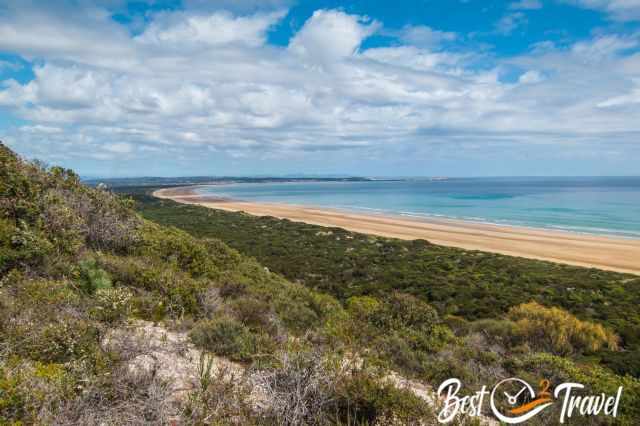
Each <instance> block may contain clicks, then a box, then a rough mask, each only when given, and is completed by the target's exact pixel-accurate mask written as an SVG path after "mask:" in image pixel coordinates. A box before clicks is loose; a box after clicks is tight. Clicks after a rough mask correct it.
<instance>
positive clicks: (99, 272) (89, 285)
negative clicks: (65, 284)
mask: <svg viewBox="0 0 640 426" xmlns="http://www.w3.org/2000/svg"><path fill="white" fill-rule="evenodd" d="M79 270H80V271H79V279H80V288H81V289H82V290H83V291H84V292H85V293H88V294H94V293H95V292H96V291H97V290H104V289H108V288H111V286H112V284H111V277H110V276H109V274H108V273H107V271H105V270H104V269H101V268H100V267H99V266H98V264H97V262H96V261H95V260H94V259H87V260H83V261H82V262H80V264H79Z"/></svg>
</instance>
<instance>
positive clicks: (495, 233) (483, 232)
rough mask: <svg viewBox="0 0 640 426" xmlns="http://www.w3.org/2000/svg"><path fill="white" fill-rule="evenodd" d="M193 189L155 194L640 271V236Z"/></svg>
mask: <svg viewBox="0 0 640 426" xmlns="http://www.w3.org/2000/svg"><path fill="white" fill-rule="evenodd" d="M193 188H194V187H181V188H166V189H160V190H157V191H155V192H154V193H153V195H154V196H156V197H158V198H168V199H172V200H174V201H177V202H180V203H186V204H197V205H201V206H205V207H209V208H214V209H221V210H228V211H243V212H246V213H249V214H252V215H255V216H274V217H277V218H281V219H289V220H294V221H300V222H306V223H310V224H314V225H322V226H335V227H339V228H344V229H347V230H349V231H353V232H360V233H364V234H371V235H379V236H383V237H392V238H400V239H405V240H412V239H419V238H420V239H425V240H428V241H430V242H432V243H434V244H439V245H443V246H451V247H459V248H463V249H469V250H482V251H488V252H494V253H501V254H507V255H511V256H520V257H527V258H531V259H540V260H549V261H552V262H558V263H566V264H569V265H577V266H585V267H592V268H599V269H605V270H610V271H618V272H628V273H632V274H637V275H640V240H636V239H626V238H615V237H604V236H593V235H582V234H574V233H570V232H562V231H549V230H541V229H534V228H525V227H515V226H498V225H490V224H480V223H474V222H465V221H457V220H439V219H438V220H435V219H434V220H431V219H429V220H426V219H411V218H405V217H402V216H390V215H375V214H360V213H351V212H344V211H340V210H332V209H326V208H316V207H305V206H297V205H288V204H274V203H249V202H244V201H236V200H229V199H222V198H217V197H212V196H205V195H199V194H197V193H195V192H194V191H193Z"/></svg>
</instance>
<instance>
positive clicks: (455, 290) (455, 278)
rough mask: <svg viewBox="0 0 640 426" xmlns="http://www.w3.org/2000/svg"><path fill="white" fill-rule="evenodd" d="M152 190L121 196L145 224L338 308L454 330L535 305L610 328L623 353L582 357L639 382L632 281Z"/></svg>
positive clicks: (636, 296) (605, 350) (639, 333)
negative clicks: (367, 299) (433, 314)
mask: <svg viewBox="0 0 640 426" xmlns="http://www.w3.org/2000/svg"><path fill="white" fill-rule="evenodd" d="M153 189H155V188H148V187H138V188H136V187H128V188H126V189H123V191H125V192H126V194H128V195H129V196H131V197H132V198H133V199H134V200H135V201H136V209H137V210H138V211H139V212H140V213H141V214H142V215H143V216H144V217H146V218H148V219H150V220H153V221H155V222H157V223H160V224H163V225H172V226H176V227H179V228H181V229H183V230H185V231H187V232H189V233H190V234H192V235H194V236H196V237H198V238H207V237H214V236H215V237H216V238H219V239H221V240H222V241H224V242H225V243H226V244H228V245H229V246H231V247H233V248H235V249H237V250H238V251H240V252H241V253H243V254H245V255H247V256H252V257H254V258H255V259H257V260H258V261H259V262H260V263H261V264H263V265H265V266H267V267H268V268H269V270H271V271H274V272H277V273H279V274H281V275H283V276H284V277H286V278H287V279H289V280H291V281H294V282H299V283H301V284H304V285H305V286H306V287H308V288H311V289H314V290H316V291H320V292H322V293H326V294H330V295H332V296H334V297H335V298H336V299H338V300H340V301H341V302H343V303H345V302H346V301H347V300H348V299H349V298H350V297H354V296H372V297H376V298H378V297H381V296H382V297H384V296H385V295H388V294H389V293H392V292H394V291H395V292H402V293H408V294H411V295H413V296H415V297H416V298H418V299H420V300H423V301H425V302H427V303H428V304H430V305H431V306H432V307H434V308H435V309H436V310H437V311H438V313H439V314H440V315H441V316H442V317H443V318H448V319H447V321H449V319H451V324H452V325H455V324H454V323H455V322H456V318H459V319H463V320H465V321H475V320H480V319H502V318H503V317H504V316H506V315H507V314H509V312H510V310H511V309H513V308H514V307H516V306H518V305H521V304H527V303H529V302H536V303H538V304H539V305H542V306H546V307H555V308H559V309H562V310H565V311H568V312H570V313H571V314H573V315H575V316H576V317H577V318H578V319H580V320H584V321H590V322H593V323H597V324H601V325H602V326H604V327H606V328H608V329H610V330H613V331H614V332H615V334H616V335H617V336H619V338H620V339H619V341H618V343H617V346H620V347H621V348H623V350H621V351H612V350H610V349H612V348H615V346H616V345H614V344H613V342H611V343H612V344H607V345H602V346H600V347H599V348H597V350H595V351H590V353H589V358H590V359H589V361H590V362H593V361H595V362H602V363H604V364H605V365H606V366H608V367H609V368H612V369H613V370H614V371H616V372H617V373H620V374H631V375H633V376H635V377H640V311H639V310H638V308H637V307H638V306H640V291H638V288H639V287H640V277H637V276H634V275H629V274H620V273H615V272H608V271H602V270H598V269H588V268H580V267H573V266H567V265H560V264H555V263H550V262H544V261H537V260H531V259H524V258H517V257H511V256H504V255H500V254H492V253H485V252H479V251H467V250H461V249H456V248H451V247H443V246H438V245H434V244H429V243H428V242H426V241H423V240H416V241H402V240H396V239H391V238H382V237H373V236H370V235H364V234H358V233H355V232H349V231H346V230H343V229H340V228H325V227H321V226H316V225H309V224H305V223H299V222H292V221H288V220H280V219H277V218H273V217H255V216H251V215H248V214H244V213H234V212H227V211H222V210H213V209H208V208H205V207H200V206H194V205H185V204H178V203H176V202H173V201H171V200H166V199H157V198H155V197H152V196H151V195H150V193H151V192H152V191H153ZM509 316H510V317H512V314H509ZM540 320H542V318H540V319H538V320H537V321H540ZM486 324H488V323H486ZM507 325H508V324H507V323H502V326H507ZM460 326H461V325H460ZM591 331H593V332H596V333H598V332H599V331H596V330H591Z"/></svg>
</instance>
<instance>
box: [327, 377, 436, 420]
mask: <svg viewBox="0 0 640 426" xmlns="http://www.w3.org/2000/svg"><path fill="white" fill-rule="evenodd" d="M335 394H336V395H335V401H336V402H335V405H336V411H337V417H338V418H337V423H343V424H371V425H373V424H381V425H382V424H403V425H404V424H420V423H422V422H427V421H428V420H434V414H433V413H432V411H431V409H430V408H429V407H428V405H427V404H426V403H425V402H424V401H423V400H421V399H420V398H418V397H417V396H415V395H414V394H413V393H411V392H410V391H409V390H405V389H398V388H396V387H395V386H393V385H392V384H390V383H385V382H383V381H381V380H380V377H379V376H377V375H376V374H372V373H371V372H368V371H366V370H362V371H356V372H354V373H353V374H352V375H350V376H347V377H344V378H343V379H342V380H341V381H340V382H338V383H337V388H336V390H335Z"/></svg>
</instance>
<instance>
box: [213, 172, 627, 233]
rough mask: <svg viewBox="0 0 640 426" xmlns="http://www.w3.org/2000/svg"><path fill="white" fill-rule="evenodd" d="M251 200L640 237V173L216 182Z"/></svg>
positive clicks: (222, 190) (220, 190)
mask: <svg viewBox="0 0 640 426" xmlns="http://www.w3.org/2000/svg"><path fill="white" fill-rule="evenodd" d="M200 192H201V193H206V194H215V195H218V196H224V197H230V198H235V199H241V200H246V201H256V202H261V201H262V202H278V203H290V204H301V205H314V206H324V207H332V208H339V209H346V210H353V211H360V212H369V213H381V214H384V213H390V214H396V215H402V216H407V217H414V218H429V217H431V218H432V217H441V218H452V219H463V220H472V221H478V222H489V223H497V224H507V225H520V226H529V227H537V228H551V229H562V230H567V231H573V232H579V233H590V234H609V235H617V236H625V237H633V238H640V177H597V178H591V177H589V178H587V177H584V178H455V179H454V178H452V179H447V180H429V179H421V180H403V181H368V182H301V183H300V182H287V183H252V184H230V185H222V186H210V187H205V188H202V189H200Z"/></svg>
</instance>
